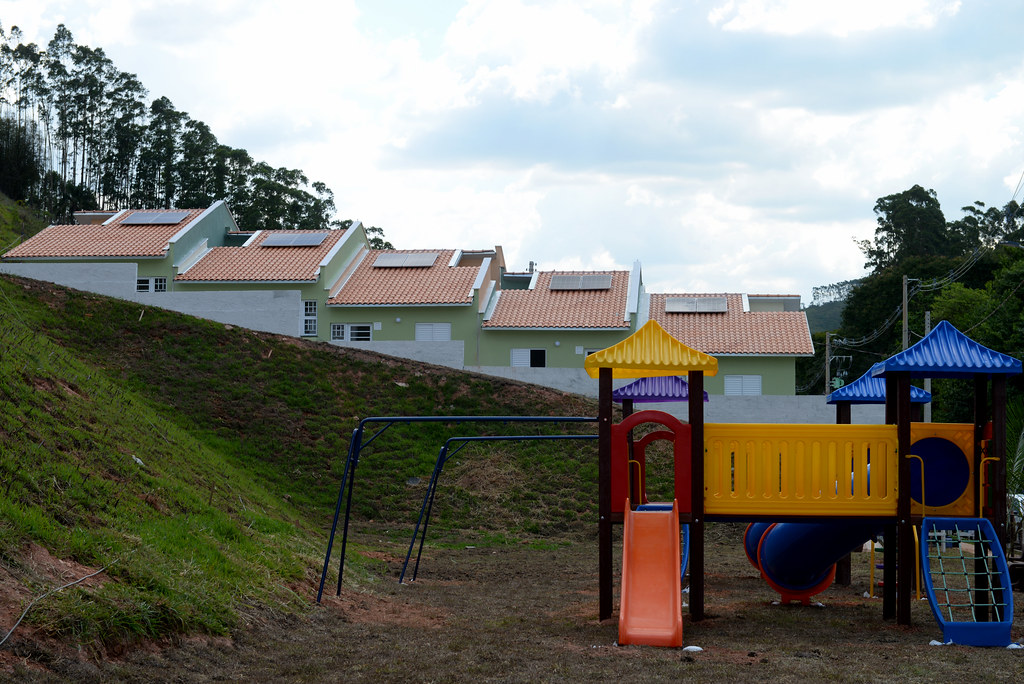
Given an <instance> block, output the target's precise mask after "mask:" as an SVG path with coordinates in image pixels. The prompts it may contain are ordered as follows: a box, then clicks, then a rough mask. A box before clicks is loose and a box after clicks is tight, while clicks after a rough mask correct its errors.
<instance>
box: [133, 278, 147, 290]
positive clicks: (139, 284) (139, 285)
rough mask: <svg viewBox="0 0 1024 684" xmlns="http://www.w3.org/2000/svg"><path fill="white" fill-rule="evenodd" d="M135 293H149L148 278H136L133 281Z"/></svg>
mask: <svg viewBox="0 0 1024 684" xmlns="http://www.w3.org/2000/svg"><path fill="white" fill-rule="evenodd" d="M135 291H136V292H149V278H136V279H135Z"/></svg>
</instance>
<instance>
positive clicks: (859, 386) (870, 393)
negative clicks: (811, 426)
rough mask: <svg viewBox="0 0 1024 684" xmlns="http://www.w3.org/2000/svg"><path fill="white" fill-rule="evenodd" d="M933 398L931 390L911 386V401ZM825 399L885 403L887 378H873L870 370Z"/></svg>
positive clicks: (829, 400) (829, 401) (924, 402)
mask: <svg viewBox="0 0 1024 684" xmlns="http://www.w3.org/2000/svg"><path fill="white" fill-rule="evenodd" d="M931 400H932V394H931V392H925V391H924V390H923V389H921V388H920V387H914V386H913V385H911V386H910V401H911V402H912V403H915V404H926V403H928V402H929V401H931ZM825 401H826V402H827V403H829V404H838V403H839V402H841V401H845V402H848V403H850V404H884V403H885V378H873V377H871V371H870V370H869V371H868V372H867V373H865V374H864V375H862V376H860V377H859V378H857V379H856V380H854V381H853V382H851V383H850V384H849V385H846V386H845V387H840V388H839V389H837V390H836V391H835V392H832V393H831V394H829V395H828V397H826V399H825Z"/></svg>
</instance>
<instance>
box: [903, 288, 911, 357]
mask: <svg viewBox="0 0 1024 684" xmlns="http://www.w3.org/2000/svg"><path fill="white" fill-rule="evenodd" d="M909 341H910V332H909V329H908V327H907V276H903V349H904V351H905V350H906V349H907V347H908V346H910V345H909V344H908V343H909Z"/></svg>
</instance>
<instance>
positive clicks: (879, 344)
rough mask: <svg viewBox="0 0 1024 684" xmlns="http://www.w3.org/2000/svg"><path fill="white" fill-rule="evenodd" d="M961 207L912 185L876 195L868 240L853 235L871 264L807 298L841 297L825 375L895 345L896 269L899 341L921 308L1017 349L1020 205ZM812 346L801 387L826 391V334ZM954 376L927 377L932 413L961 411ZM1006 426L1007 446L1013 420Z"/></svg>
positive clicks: (992, 343)
mask: <svg viewBox="0 0 1024 684" xmlns="http://www.w3.org/2000/svg"><path fill="white" fill-rule="evenodd" d="M962 211H963V217H962V218H960V219H958V220H956V221H947V220H946V218H945V215H944V214H943V212H942V208H941V206H940V205H939V200H938V197H937V196H936V193H935V191H934V190H925V189H924V188H922V187H921V186H919V185H915V186H914V187H912V188H910V189H909V190H906V191H904V192H900V193H895V194H893V195H889V196H887V197H882V198H880V199H879V200H878V202H877V203H876V204H875V214H876V217H877V228H876V230H875V237H874V240H866V241H864V242H863V243H861V249H862V251H863V252H864V256H865V258H866V261H867V263H866V266H867V267H868V268H869V269H871V271H870V273H869V274H868V276H867V277H865V278H863V279H861V280H859V281H856V282H853V283H849V282H848V283H838V284H836V285H835V286H832V287H829V288H821V289H820V293H821V298H820V299H821V302H818V295H819V289H818V288H816V289H815V298H816V299H815V304H816V305H817V306H816V307H814V308H819V307H821V306H822V305H824V304H829V305H831V304H832V303H834V302H836V301H839V302H842V305H843V309H842V317H841V320H840V321H839V324H838V325H835V326H833V327H831V328H827V329H829V330H831V333H830V337H831V340H830V342H831V344H830V356H831V365H830V367H829V370H830V374H831V376H832V377H835V376H836V375H844V380H845V381H846V382H850V381H853V380H855V379H856V378H858V377H860V376H861V375H862V374H863V373H865V372H866V371H867V370H868V369H869V368H870V367H871V365H872V364H874V363H876V362H878V361H881V360H883V359H885V358H888V357H889V356H891V355H893V354H894V353H896V352H898V351H899V350H900V349H901V348H902V346H903V339H902V337H903V325H902V321H903V290H904V277H906V279H907V280H906V290H907V298H908V306H907V329H908V330H907V332H908V344H913V343H914V342H916V341H917V340H919V339H921V337H922V336H923V335H924V334H925V333H926V325H927V319H928V318H929V317H930V321H931V325H933V326H934V325H935V324H936V323H938V322H939V321H941V320H947V321H949V322H950V323H952V324H953V325H954V326H956V327H957V328H958V329H959V330H961V331H962V332H964V333H965V334H967V335H969V336H970V337H971V338H973V339H974V340H976V341H978V342H979V343H981V344H983V345H985V346H987V347H989V348H991V349H995V350H997V351H1000V352H1003V353H1005V354H1010V355H1012V356H1016V357H1018V358H1020V357H1021V356H1024V304H1022V299H1021V295H1020V290H1021V287H1022V285H1024V246H1022V245H1021V244H1020V240H1021V236H1022V234H1024V218H1022V216H1021V212H1020V207H1019V206H1018V204H1017V203H1016V202H1013V201H1011V202H1009V203H1008V204H1007V205H1006V206H1004V207H1002V208H997V207H986V205H985V204H984V203H983V202H975V203H974V204H972V205H970V206H967V207H964V208H963V209H962ZM809 318H810V315H809ZM817 318H819V319H820V318H821V317H817ZM819 329H820V328H819ZM815 347H816V349H817V350H818V353H817V354H816V356H815V358H813V359H808V360H806V361H804V362H801V363H800V364H799V369H798V374H799V379H798V384H803V385H804V387H803V389H804V390H805V391H806V392H807V393H812V394H813V393H819V394H820V393H824V392H825V391H826V389H825V386H824V380H825V373H824V367H825V349H824V347H825V334H817V335H816V336H815ZM1010 382H1011V393H1010V396H1011V401H1013V402H1015V403H1016V404H1021V403H1022V401H1024V400H1022V399H1020V398H1019V397H1020V394H1019V391H1018V390H1019V388H1020V385H1021V379H1020V378H1019V377H1014V378H1011V381H1010ZM963 385H964V383H963V382H961V381H953V380H937V381H935V382H934V383H933V387H932V391H933V396H934V398H935V401H934V402H933V406H934V409H935V412H936V413H934V414H933V417H934V419H936V420H967V419H969V417H970V405H969V398H970V396H971V392H970V391H968V388H966V387H964V386H963ZM1018 414H1019V412H1016V413H1015V415H1018ZM1011 428H1012V429H1011V448H1012V447H1013V446H1014V444H1015V443H1016V437H1015V436H1016V435H1018V434H1020V426H1019V425H1017V426H1011Z"/></svg>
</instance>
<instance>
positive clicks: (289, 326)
mask: <svg viewBox="0 0 1024 684" xmlns="http://www.w3.org/2000/svg"><path fill="white" fill-rule="evenodd" d="M0 272H3V273H9V274H11V275H17V276H22V277H25V278H32V279H34V280H43V281H46V282H51V283H56V284H58V285H63V286H65V287H71V288H75V289H76V290H83V291H85V292H95V293H97V294H101V295H106V296H108V297H117V298H118V299H126V300H128V301H131V302H138V303H140V304H145V305H147V306H155V307H159V308H161V309H169V310H171V311H178V312H180V313H184V314H189V315H192V316H198V317H200V318H206V319H209V320H211V321H217V322H218V323H228V324H230V325H237V326H238V327H240V328H249V329H252V330H260V331H262V332H270V333H276V334H279V335H292V336H298V335H299V333H300V332H301V331H302V294H301V292H300V291H299V290H248V291H233V292H232V291H225V292H218V291H209V290H207V291H201V292H181V291H171V292H136V291H135V277H136V273H137V271H136V268H135V264H122V263H111V264H96V263H92V264H79V263H67V262H61V263H40V264H25V263H0Z"/></svg>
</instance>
